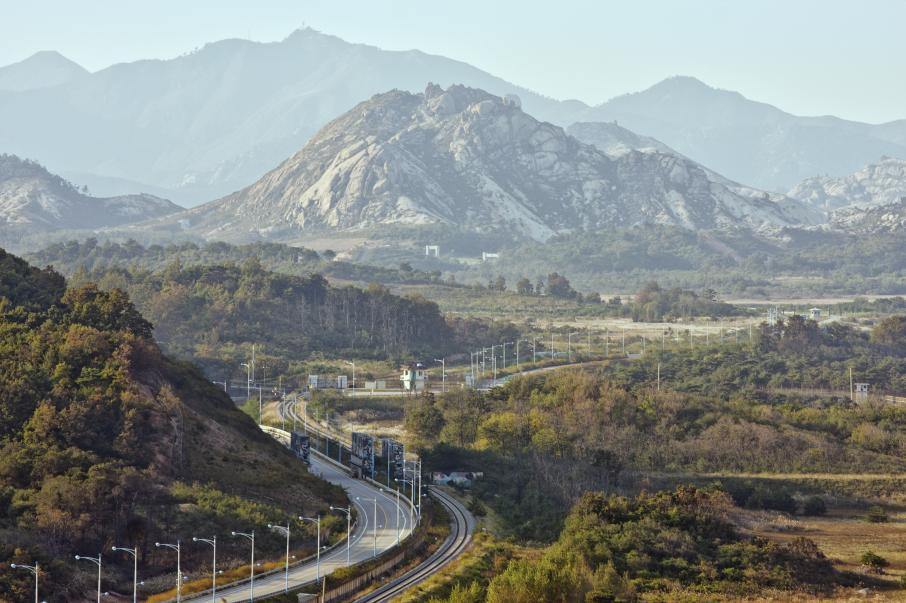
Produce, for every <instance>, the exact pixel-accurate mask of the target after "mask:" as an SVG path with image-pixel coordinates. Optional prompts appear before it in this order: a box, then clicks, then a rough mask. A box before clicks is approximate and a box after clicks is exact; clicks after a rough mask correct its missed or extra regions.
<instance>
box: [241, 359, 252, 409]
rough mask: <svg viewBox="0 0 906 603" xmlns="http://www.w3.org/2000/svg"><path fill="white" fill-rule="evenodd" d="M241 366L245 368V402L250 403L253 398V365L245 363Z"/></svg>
mask: <svg viewBox="0 0 906 603" xmlns="http://www.w3.org/2000/svg"><path fill="white" fill-rule="evenodd" d="M239 366H244V367H245V400H246V402H248V401H249V400H250V399H251V398H252V365H251V364H248V363H247V362H243V363H242V364H240V365H239Z"/></svg>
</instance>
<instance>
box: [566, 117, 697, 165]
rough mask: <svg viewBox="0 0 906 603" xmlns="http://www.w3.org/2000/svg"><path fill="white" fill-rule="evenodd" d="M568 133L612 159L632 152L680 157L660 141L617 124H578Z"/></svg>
mask: <svg viewBox="0 0 906 603" xmlns="http://www.w3.org/2000/svg"><path fill="white" fill-rule="evenodd" d="M566 133H567V134H569V135H570V136H573V137H575V138H578V139H579V140H581V141H582V142H584V143H586V144H590V145H594V146H596V147H598V148H599V149H600V150H602V151H604V152H605V153H607V155H609V156H610V157H621V156H623V155H625V154H627V153H629V152H630V151H641V152H643V153H651V152H654V151H659V152H661V153H673V154H675V155H679V153H677V152H676V151H674V150H673V149H671V148H670V147H668V146H667V145H665V144H664V143H663V142H661V141H660V140H657V139H656V138H651V137H649V136H641V135H639V134H636V133H635V132H632V131H630V130H627V129H626V128H624V127H622V126H620V125H619V124H617V123H616V122H603V121H590V122H589V121H582V122H576V123H574V124H573V125H571V126H570V127H568V128H567V129H566Z"/></svg>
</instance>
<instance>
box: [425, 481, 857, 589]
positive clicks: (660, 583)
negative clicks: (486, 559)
mask: <svg viewBox="0 0 906 603" xmlns="http://www.w3.org/2000/svg"><path fill="white" fill-rule="evenodd" d="M732 508H733V504H732V501H731V500H730V498H729V497H728V496H727V495H726V494H724V493H722V492H720V491H719V490H715V489H706V490H702V489H697V488H695V487H680V488H678V489H676V490H675V491H664V492H658V493H655V494H644V493H643V494H640V495H638V496H636V497H633V498H628V497H622V496H613V495H612V496H608V495H605V494H601V493H588V494H585V495H584V496H582V497H581V498H580V499H579V500H578V501H577V502H576V504H575V505H574V506H573V508H572V511H571V512H570V513H569V515H568V517H567V518H566V521H565V524H564V529H563V531H562V532H561V534H560V535H559V537H558V538H557V540H556V542H554V543H553V544H552V545H551V546H549V547H548V548H546V549H544V550H543V552H542V553H541V554H540V556H536V557H531V558H519V559H513V560H510V561H509V562H508V563H506V564H504V565H502V566H501V567H498V568H495V569H496V570H497V571H496V572H494V573H493V574H492V576H491V577H490V579H488V580H486V579H482V578H478V579H472V580H467V579H466V580H459V581H458V583H456V584H454V585H453V586H452V589H451V592H450V594H449V595H448V596H446V597H443V598H432V599H431V600H430V603H535V602H537V601H546V602H549V603H558V602H562V603H567V602H571V601H584V602H586V603H605V602H615V601H620V602H631V601H637V600H641V599H643V598H644V600H648V601H690V602H691V601H717V600H721V601H725V600H728V599H734V600H735V598H737V597H750V596H752V595H755V594H756V593H764V594H765V595H766V596H767V597H769V599H768V600H774V599H773V598H774V597H777V598H778V600H779V599H780V598H785V597H786V596H789V594H790V593H791V592H793V591H796V592H799V593H802V594H818V595H820V594H825V595H827V594H831V593H832V592H833V588H834V586H835V585H836V584H852V583H854V582H855V580H854V579H853V577H852V576H850V575H846V574H841V573H838V572H836V571H835V570H834V569H833V567H832V566H831V563H830V561H829V560H828V559H827V558H826V557H825V556H824V555H823V554H822V553H821V552H820V551H819V550H818V548H817V547H816V546H815V544H814V543H813V542H812V541H810V540H807V539H805V538H798V539H796V540H794V541H792V542H791V543H789V544H782V545H781V544H775V543H772V542H769V541H767V540H764V539H760V538H747V537H744V536H742V535H741V534H739V532H738V531H737V529H736V528H735V527H734V526H733V525H732V523H731V522H730V521H729V520H728V515H729V514H730V512H731V510H732Z"/></svg>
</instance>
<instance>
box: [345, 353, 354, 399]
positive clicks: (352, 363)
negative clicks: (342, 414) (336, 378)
mask: <svg viewBox="0 0 906 603" xmlns="http://www.w3.org/2000/svg"><path fill="white" fill-rule="evenodd" d="M346 364H351V365H352V397H353V398H355V361H354V360H353V361H352V362H349V361H347V362H346Z"/></svg>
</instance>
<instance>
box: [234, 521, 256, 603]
mask: <svg viewBox="0 0 906 603" xmlns="http://www.w3.org/2000/svg"><path fill="white" fill-rule="evenodd" d="M232 534H233V536H234V537H236V536H241V537H242V538H245V539H246V540H248V541H250V542H251V543H252V562H251V569H250V570H249V603H252V602H253V601H254V600H255V530H252V531H251V532H250V533H248V534H246V533H245V532H232Z"/></svg>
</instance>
